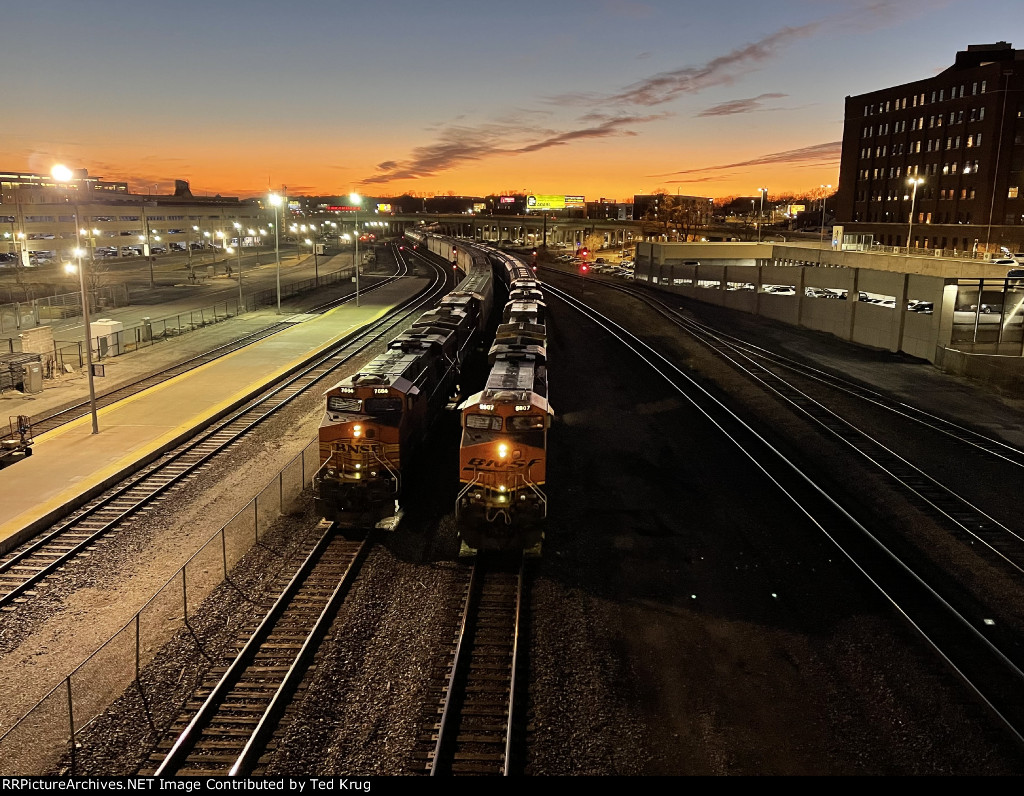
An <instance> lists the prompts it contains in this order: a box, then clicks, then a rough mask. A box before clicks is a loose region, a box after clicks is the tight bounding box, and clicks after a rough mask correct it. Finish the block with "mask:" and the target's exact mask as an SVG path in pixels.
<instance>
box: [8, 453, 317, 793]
mask: <svg viewBox="0 0 1024 796" xmlns="http://www.w3.org/2000/svg"><path fill="white" fill-rule="evenodd" d="M318 466H319V443H318V442H317V440H313V441H312V442H310V444H309V445H307V446H306V448H305V449H303V451H302V453H300V454H299V455H298V456H296V457H295V458H294V459H292V460H291V461H290V462H289V463H288V464H287V465H286V466H285V467H284V468H283V469H282V470H281V471H280V472H279V473H278V474H277V477H276V478H274V480H273V481H271V482H270V483H269V484H268V485H267V486H265V487H264V488H263V489H262V490H261V491H260V492H259V494H258V495H256V496H255V497H254V498H252V499H251V500H250V501H249V502H248V503H247V504H246V505H245V507H244V508H242V509H241V510H240V511H239V512H238V513H237V514H235V516H234V517H232V518H231V520H229V521H228V522H227V524H225V525H224V527H223V528H221V529H220V530H219V531H217V532H216V533H215V534H214V535H213V536H212V537H210V539H209V540H208V541H207V542H206V543H205V544H204V545H203V546H202V547H200V548H199V549H198V550H197V551H196V552H195V553H194V554H193V555H192V556H191V557H190V558H189V559H188V560H187V561H186V562H185V563H184V564H183V565H182V566H181V568H180V569H179V570H178V571H177V572H175V573H174V575H172V576H171V577H170V579H169V580H168V581H167V582H166V583H165V584H164V585H163V587H162V588H161V589H160V590H159V591H158V592H157V593H156V594H155V595H153V597H152V598H151V599H150V600H149V601H148V602H147V603H146V604H145V605H144V606H142V608H141V609H140V610H139V611H138V613H136V614H135V616H134V617H132V618H131V620H129V621H128V622H127V623H126V624H125V625H124V626H123V627H122V628H121V629H120V630H119V631H118V632H117V633H115V634H114V635H113V636H112V637H111V638H110V639H108V640H107V641H106V642H105V643H104V644H103V645H102V646H101V647H100V648H99V649H98V650H96V652H94V653H93V654H92V655H90V656H89V657H88V658H87V659H86V660H85V661H83V662H82V663H81V664H80V665H79V666H78V667H76V668H75V669H74V671H72V672H71V673H70V674H69V675H68V676H67V677H66V678H64V680H63V681H62V682H61V683H59V684H58V685H56V686H55V687H54V688H53V689H52V690H51V691H50V692H49V693H48V694H47V695H46V696H44V697H43V698H42V699H40V700H39V702H37V703H36V705H35V706H34V707H33V708H32V709H31V710H29V711H28V712H27V713H26V714H25V715H24V716H23V717H22V718H21V719H19V720H18V721H17V723H15V724H14V725H13V726H12V727H11V728H10V729H9V730H7V731H6V732H5V733H4V734H3V735H0V776H15V775H21V776H30V775H44V774H50V773H53V772H55V771H56V768H57V767H58V765H60V763H61V761H62V760H70V771H68V772H64V773H69V774H71V775H74V774H75V772H76V766H78V765H79V763H80V762H81V761H80V758H81V756H82V755H86V754H88V750H87V749H86V748H84V747H82V746H81V744H79V743H78V742H77V740H76V736H77V735H78V734H79V733H81V731H82V730H83V729H84V728H85V727H86V726H88V725H89V724H90V722H92V721H94V720H95V719H96V717H97V716H99V715H100V714H101V713H102V712H103V711H104V710H106V708H107V706H108V705H110V704H111V703H112V702H114V700H116V699H117V698H118V697H120V696H121V695H122V694H124V693H125V692H126V691H128V690H129V689H134V690H135V691H136V694H135V696H137V697H138V698H137V699H134V700H130V701H131V702H132V704H135V705H137V706H138V712H139V715H138V716H136V717H135V719H134V720H136V721H138V722H141V723H143V724H152V723H153V721H154V714H153V713H152V712H151V711H150V709H149V707H148V706H149V705H151V704H152V703H153V702H154V701H158V700H159V696H160V695H161V694H163V693H166V692H169V691H171V690H172V689H174V688H180V687H181V683H180V682H177V683H161V682H159V681H156V682H151V681H148V680H147V681H144V680H142V679H141V678H140V676H139V675H140V672H141V670H142V669H143V668H144V667H145V666H146V665H147V664H148V663H149V662H150V661H151V660H153V658H154V657H156V655H157V654H158V653H159V652H160V649H161V648H162V647H163V646H164V645H165V644H166V643H167V642H168V641H170V640H171V639H172V638H173V637H174V636H175V634H177V633H179V631H182V630H190V627H189V617H190V616H194V615H195V613H196V611H198V610H199V606H200V604H201V603H202V601H203V600H204V599H206V598H207V597H208V596H209V595H210V594H211V593H212V592H213V590H214V589H216V588H217V587H218V586H219V585H220V584H221V583H222V582H224V580H226V579H227V577H228V573H229V572H230V571H231V568H232V567H234V566H235V565H236V564H237V563H238V562H239V561H240V560H241V559H242V557H243V556H244V555H245V554H246V553H247V552H248V551H249V550H250V549H251V548H252V547H253V546H254V545H255V544H257V543H258V542H259V540H260V534H265V533H266V532H267V531H269V529H270V527H271V526H272V525H273V523H274V522H275V521H276V520H277V518H278V517H279V516H280V515H282V514H284V513H285V512H287V511H290V510H291V509H292V508H294V507H296V506H297V504H298V502H299V499H300V497H301V495H302V493H303V490H304V489H305V487H306V485H308V484H310V482H311V481H312V478H313V475H314V473H315V472H316V471H317V468H318ZM181 638H184V639H185V642H184V643H193V644H196V645H198V640H197V639H196V638H195V636H194V635H190V634H189V633H182V634H181V635H180V636H179V640H180V639H181ZM189 639H191V641H189ZM198 651H199V650H198V647H197V652H198ZM193 674H194V676H196V677H198V675H197V674H195V673H193ZM181 676H182V677H184V676H185V672H182V675H181ZM179 679H180V678H179ZM195 684H196V685H198V680H197V681H196V682H195ZM173 719H174V716H173V715H169V716H165V717H162V719H161V720H162V721H164V722H166V723H165V724H164V726H162V727H157V728H155V729H156V730H158V731H162V730H163V729H165V728H166V726H169V724H170V722H171V721H173Z"/></svg>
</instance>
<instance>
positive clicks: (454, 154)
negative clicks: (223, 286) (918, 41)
mask: <svg viewBox="0 0 1024 796" xmlns="http://www.w3.org/2000/svg"><path fill="white" fill-rule="evenodd" d="M643 9H644V6H642V5H641V4H637V5H636V6H635V8H633V9H632V10H633V11H637V12H641V11H642V10H643ZM822 24H823V23H822V22H812V23H808V24H807V25H802V26H799V27H786V28H782V29H781V30H778V31H776V32H775V33H772V34H770V35H768V36H765V37H764V38H762V39H760V40H759V41H756V42H753V43H751V44H747V45H745V46H743V47H740V48H737V49H734V50H732V51H730V52H728V53H726V54H725V55H721V56H718V57H716V58H712V59H711V60H709V61H707V62H706V63H704V64H699V65H697V66H688V67H684V68H681V69H677V70H673V71H671V72H660V73H658V74H656V75H652V76H651V77H648V78H645V79H643V80H639V81H637V82H634V83H632V84H630V85H627V86H625V87H624V88H622V89H621V90H619V91H617V92H615V93H613V94H610V95H606V96H600V95H596V94H595V95H589V96H587V95H583V96H581V95H579V94H576V95H572V96H568V97H552V98H549V99H548V100H547V101H548V102H549V103H551V104H556V105H558V106H560V107H565V106H567V105H568V106H580V105H583V106H586V107H589V108H593V107H603V108H613V109H614V110H613V111H612V112H611V113H594V112H590V113H584V114H583V115H582V116H580V117H578V118H577V119H576V120H575V123H574V127H573V129H568V130H547V131H545V132H543V133H542V134H541V136H540V137H538V138H536V139H534V140H530V139H524V138H523V130H524V125H523V123H522V121H521V120H519V121H514V120H503V121H496V122H487V123H482V124H479V125H468V124H450V123H449V124H448V125H446V126H444V127H442V128H440V129H437V130H436V131H433V132H434V134H435V135H436V140H435V141H434V142H433V143H430V144H425V145H423V146H419V147H416V148H415V149H413V150H412V152H411V153H410V154H409V156H408V157H405V158H401V159H399V158H394V159H388V160H386V161H383V162H381V163H378V164H377V173H376V174H373V175H371V176H369V177H366V178H365V179H363V180H362V181H361V184H363V185H375V184H382V183H388V182H391V181H394V180H409V179H422V178H424V177H431V176H434V175H436V174H438V173H440V172H443V171H448V170H450V169H453V168H456V167H458V166H460V165H464V164H466V163H472V162H477V161H481V160H484V159H486V158H492V157H499V156H509V155H520V154H525V153H529V152H538V151H540V150H544V149H550V148H552V147H559V146H566V145H568V144H571V143H573V142H575V141H583V140H590V139H597V138H610V137H616V136H628V135H637V133H636V131H635V129H633V128H635V127H636V126H638V125H643V124H647V123H650V122H652V121H655V120H658V119H664V118H667V116H668V115H669V114H668V113H658V114H648V115H637V114H636V113H635V112H634V111H633V110H632V109H635V108H647V107H654V106H657V105H662V104H664V103H667V102H670V101H671V100H674V99H676V98H678V97H680V96H682V95H685V94H693V93H697V92H699V91H702V90H704V89H706V88H709V87H711V86H716V85H722V84H727V83H732V82H733V81H735V80H736V79H737V77H738V76H739V75H741V74H742V73H743V72H745V71H748V70H750V69H752V68H754V67H755V66H757V65H758V64H759V63H761V62H763V61H765V60H767V59H769V58H771V57H773V56H774V55H775V54H776V53H777V52H778V51H779V50H780V49H781V48H782V47H784V46H785V45H786V44H787V43H789V42H792V41H794V40H797V39H800V38H804V37H807V36H810V35H812V34H813V33H814V32H815V31H817V30H818V29H819V28H820V27H821V25H822ZM783 96H785V95H783V94H762V95H760V96H759V97H754V98H751V99H747V100H735V101H734V102H732V103H723V104H722V105H719V106H716V107H715V108H709V109H708V110H707V111H705V112H704V114H702V115H707V116H720V115H727V114H730V113H749V112H751V111H754V110H759V109H761V102H762V101H763V100H765V99H777V98H780V97H783ZM523 112H524V113H541V112H540V111H529V110H524V111H523ZM525 127H527V129H529V128H528V126H525ZM534 130H536V127H534Z"/></svg>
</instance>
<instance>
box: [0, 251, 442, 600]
mask: <svg viewBox="0 0 1024 796" xmlns="http://www.w3.org/2000/svg"><path fill="white" fill-rule="evenodd" d="M446 276H447V274H446V273H445V272H444V271H443V270H441V271H439V272H438V275H437V280H436V281H435V282H434V283H432V284H431V286H430V287H429V288H428V289H427V291H426V292H425V293H423V294H420V296H419V297H417V298H415V299H413V300H411V301H410V302H407V303H406V304H405V305H403V306H402V307H400V308H399V309H398V310H397V311H396V312H395V313H392V314H390V315H389V316H387V317H385V318H382V319H380V320H379V321H378V322H377V323H375V324H372V325H371V326H369V327H367V328H365V329H363V330H360V331H358V332H356V333H354V334H352V335H349V336H348V337H347V338H346V339H345V340H344V341H342V342H341V343H339V345H338V346H336V347H335V348H334V349H332V350H331V351H329V352H327V353H325V354H323V355H321V356H320V357H318V358H316V359H315V360H313V361H311V362H309V363H307V364H306V365H305V366H304V367H303V368H301V369H300V370H299V371H297V372H296V373H294V374H292V375H291V376H289V377H287V378H286V379H285V380H284V381H282V382H279V383H278V384H277V385H275V386H273V387H271V388H269V389H268V390H267V391H266V392H264V393H263V394H262V395H260V396H259V397H257V398H255V399H253V400H252V401H250V402H248V403H247V404H246V405H245V406H244V407H243V408H241V409H239V410H237V411H235V412H233V413H232V414H229V415H228V416H227V417H225V418H222V419H221V420H219V421H216V422H215V423H214V424H213V425H212V426H210V427H209V428H207V429H206V430H204V431H201V432H199V433H198V434H197V435H196V436H195V437H193V438H192V439H191V440H189V441H188V442H186V443H184V444H182V445H180V446H179V447H177V448H176V449H174V450H172V451H170V452H168V453H167V454H165V455H164V456H163V457H161V458H160V459H159V460H157V461H155V462H153V463H151V464H149V465H147V466H145V467H144V468H142V469H141V470H139V471H138V472H136V473H134V474H132V475H130V476H128V477H127V478H126V479H125V480H124V481H123V482H121V483H120V484H118V485H116V486H114V487H112V488H111V489H109V490H107V491H106V492H105V493H103V494H102V495H100V496H99V497H97V498H95V499H93V500H92V501H90V502H89V503H87V504H86V505H85V506H83V507H82V508H81V509H79V510H78V511H76V512H74V513H73V514H71V515H70V516H69V517H67V518H66V519H65V520H63V521H61V522H60V523H59V524H57V525H55V526H54V527H52V528H51V529H49V530H48V531H46V532H45V533H43V534H42V535H40V536H38V537H37V538H35V539H33V540H31V541H29V542H27V543H25V544H23V545H21V546H20V547H18V548H16V549H14V550H13V551H11V552H10V553H8V554H6V555H5V556H3V557H2V558H0V610H12V609H13V608H14V607H15V606H16V604H19V603H22V602H24V601H25V600H27V599H28V598H29V597H31V596H32V595H34V594H35V591H34V589H35V587H37V586H38V584H39V583H40V582H41V581H43V580H44V579H46V578H49V577H51V576H53V575H54V573H56V572H57V571H58V570H60V569H61V568H62V567H63V566H65V565H66V564H67V563H69V562H70V561H72V560H74V559H75V558H77V557H78V556H80V555H81V554H82V553H83V552H85V551H87V550H89V549H90V548H92V547H94V546H95V544H96V543H97V542H98V541H99V540H100V539H102V538H105V537H107V536H109V535H110V534H111V533H112V532H114V531H116V530H117V529H118V528H120V527H122V526H123V524H124V523H125V522H126V521H127V520H129V519H130V518H131V517H133V516H134V515H136V514H137V513H138V512H139V511H141V510H143V509H145V508H147V507H148V506H151V505H152V504H153V503H154V501H156V500H159V499H160V498H162V497H164V496H165V495H167V493H168V492H169V491H170V490H171V489H173V488H175V487H177V486H179V485H181V484H183V483H185V482H186V481H187V480H188V479H189V478H191V477H193V476H195V475H197V474H198V473H199V472H200V470H201V469H202V468H204V467H206V466H208V465H209V464H211V463H212V461H213V460H214V458H215V457H216V456H218V455H220V454H222V453H223V452H224V451H226V450H228V449H230V448H231V447H232V446H234V445H235V444H237V443H238V442H239V440H241V439H242V437H244V436H245V435H246V434H248V433H249V432H250V431H251V430H252V429H253V428H255V427H256V426H258V425H259V424H261V423H262V422H263V421H265V420H266V419H267V418H269V417H271V416H273V415H274V414H276V413H277V412H278V411H280V410H281V409H282V408H284V407H285V406H287V405H288V404H290V403H291V402H292V401H293V400H294V399H295V398H297V397H298V396H299V395H301V394H302V393H304V392H305V391H306V390H308V389H310V388H311V387H312V386H313V385H315V384H317V383H319V382H320V381H322V380H323V379H325V378H327V377H328V376H330V374H332V373H333V372H334V371H336V370H337V369H338V368H340V367H341V366H343V365H344V364H345V363H347V362H348V361H349V360H351V359H352V358H353V357H355V356H356V355H358V354H359V353H361V352H362V351H363V350H365V349H366V348H367V347H369V346H370V345H372V344H373V343H375V342H377V341H378V340H380V339H381V338H382V337H384V336H385V335H389V334H390V333H391V332H392V330H393V329H394V328H395V327H396V326H398V325H399V324H401V323H402V322H403V321H404V320H406V319H407V318H408V317H410V316H413V315H415V314H416V313H418V312H419V311H420V308H421V307H422V306H423V305H424V304H426V303H429V302H430V301H433V300H435V299H436V297H437V296H438V295H443V293H444V278H445V277H446Z"/></svg>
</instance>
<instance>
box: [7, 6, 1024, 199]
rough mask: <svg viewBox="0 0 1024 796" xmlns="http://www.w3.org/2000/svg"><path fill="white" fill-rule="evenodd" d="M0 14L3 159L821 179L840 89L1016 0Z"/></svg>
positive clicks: (211, 188)
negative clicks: (0, 35)
mask: <svg viewBox="0 0 1024 796" xmlns="http://www.w3.org/2000/svg"><path fill="white" fill-rule="evenodd" d="M0 24H2V30H3V32H4V34H5V35H4V36H3V41H4V47H3V55H4V59H3V60H4V64H5V65H6V68H5V72H6V76H7V77H6V79H5V81H4V83H5V85H4V91H3V97H4V102H3V104H2V117H0V118H2V122H0V155H2V157H0V170H26V171H32V172H48V171H49V170H50V167H51V166H52V165H53V164H54V163H58V162H60V163H64V164H66V165H68V166H70V167H72V168H86V169H88V170H89V173H90V174H91V175H93V176H98V177H102V178H105V179H111V180H127V181H128V182H129V183H130V185H131V187H132V190H133V191H139V192H147V193H148V192H150V191H152V190H153V186H154V185H156V186H158V187H157V190H159V191H161V192H166V191H170V190H171V189H172V188H173V180H174V179H176V178H177V179H185V180H188V181H189V182H190V183H191V187H192V191H193V193H196V194H200V195H205V194H210V195H212V194H216V193H220V194H223V195H231V196H253V195H256V194H259V193H263V192H265V191H266V190H267V189H268V187H272V188H274V189H280V188H281V187H282V186H286V187H287V192H288V193H289V194H291V195H298V194H340V193H348V192H349V191H352V190H358V191H360V192H362V193H366V194H369V195H377V196H387V195H397V194H401V193H403V192H406V191H413V192H418V193H421V194H427V195H430V194H434V193H446V192H449V191H452V192H454V193H456V194H489V193H496V192H504V191H515V192H523V191H526V192H531V193H553V194H562V193H569V194H583V195H585V196H586V197H587V199H588V200H591V199H598V198H600V197H605V198H607V199H610V200H622V201H625V200H629V199H631V197H632V196H633V195H634V194H639V193H652V192H654V191H655V190H657V189H664V190H666V191H668V192H670V193H676V192H679V193H683V194H693V195H700V196H712V197H724V196H728V195H736V194H740V195H751V194H756V192H757V189H758V188H759V187H761V186H764V187H767V188H768V192H769V196H777V195H781V194H784V193H789V192H796V193H800V192H804V191H807V190H809V189H814V188H817V187H818V186H819V185H820V184H823V183H832V184H835V183H837V182H838V175H839V148H840V141H841V139H842V127H843V103H844V99H845V97H846V96H847V95H854V94H861V93H864V92H867V91H873V90H875V89H879V88H884V87H887V86H891V85H898V84H900V83H906V82H910V81H913V80H918V79H922V78H926V77H930V76H932V75H934V74H936V73H937V72H940V71H942V70H943V69H945V68H947V67H948V66H950V65H951V64H952V63H953V60H954V58H955V56H956V52H957V51H958V50H963V49H966V48H967V46H968V45H969V44H983V43H991V42H996V41H1009V42H1011V43H1014V44H1016V46H1018V47H1022V48H1024V8H1022V3H1021V0H948V1H944V0H900V2H885V1H884V0H882V1H879V0H876V1H875V2H867V1H865V0H841V1H839V2H831V0H813V2H812V1H811V0H806V1H800V0H776V2H762V1H759V2H747V0H733V1H732V2H701V3H698V2H691V0H644V1H643V2H633V1H632V0H621V1H620V2H612V1H611V0H580V1H577V0H561V1H560V2H551V1H550V0H546V1H545V2H535V1H534V0H521V1H520V2H515V3H511V2H503V3H496V2H491V0H475V2H467V1H464V0H435V1H434V2H429V3H428V2H418V1H417V2H414V1H413V0H375V2H350V1H349V0H293V2H280V0H274V2H271V1H270V0H204V2H197V1H196V0H165V2H153V1H152V0H31V2H29V0H25V1H24V2H11V3H8V4H5V8H4V12H3V14H2V15H0ZM1015 37H1016V38H1017V39H1019V40H1020V41H1016V42H1015V41H1014V38H1015Z"/></svg>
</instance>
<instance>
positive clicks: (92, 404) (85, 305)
mask: <svg viewBox="0 0 1024 796" xmlns="http://www.w3.org/2000/svg"><path fill="white" fill-rule="evenodd" d="M83 254H85V252H84V251H82V249H81V247H79V246H76V247H75V251H74V255H75V258H76V259H77V260H78V284H79V286H80V287H81V289H82V319H83V321H84V322H85V362H86V365H87V366H88V368H89V371H88V372H89V409H90V411H91V412H92V433H93V434H99V433H100V424H99V420H98V419H97V417H96V387H95V385H94V384H93V380H92V325H91V324H90V323H89V298H88V296H87V295H86V292H85V266H84V265H83V264H82V255H83ZM65 268H66V270H68V271H72V270H73V269H74V266H73V265H71V264H70V263H68V265H67V266H65Z"/></svg>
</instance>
